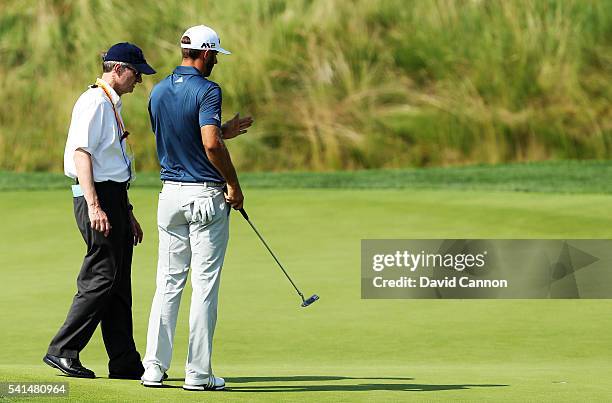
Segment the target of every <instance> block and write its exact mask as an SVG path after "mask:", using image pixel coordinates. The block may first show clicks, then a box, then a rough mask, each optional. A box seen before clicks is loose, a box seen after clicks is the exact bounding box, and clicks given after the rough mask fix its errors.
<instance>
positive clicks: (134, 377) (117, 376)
mask: <svg viewBox="0 0 612 403" xmlns="http://www.w3.org/2000/svg"><path fill="white" fill-rule="evenodd" d="M108 378H109V379H131V380H134V381H140V380H141V379H142V373H141V374H140V375H138V374H136V373H133V374H118V373H112V374H108ZM166 379H168V374H167V373H165V372H164V375H163V376H162V380H164V381H165V380H166Z"/></svg>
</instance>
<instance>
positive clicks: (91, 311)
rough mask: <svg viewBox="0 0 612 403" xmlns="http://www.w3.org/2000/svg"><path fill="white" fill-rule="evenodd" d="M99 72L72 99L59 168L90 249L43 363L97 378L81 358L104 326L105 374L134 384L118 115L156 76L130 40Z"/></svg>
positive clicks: (126, 174) (131, 226)
mask: <svg viewBox="0 0 612 403" xmlns="http://www.w3.org/2000/svg"><path fill="white" fill-rule="evenodd" d="M102 67H103V74H102V78H99V79H98V80H97V81H96V83H95V84H94V85H92V86H90V87H89V89H88V90H87V91H85V92H84V93H83V94H82V95H81V97H80V98H79V99H78V101H77V102H76V104H75V106H74V109H73V111H72V121H71V123H70V129H69V131H68V140H67V142H66V149H65V153H64V171H65V173H66V175H67V176H69V177H70V178H73V179H75V180H76V183H77V184H76V185H74V186H73V187H72V190H73V196H74V197H73V204H74V215H75V218H76V222H77V225H78V227H79V230H80V232H81V235H82V236H83V240H84V241H85V244H86V246H87V253H86V255H85V258H84V260H83V265H82V266H81V271H80V273H79V275H78V277H77V290H78V291H77V293H76V295H75V296H74V299H73V301H72V306H71V307H70V310H69V311H68V317H67V318H66V321H65V322H64V324H63V325H62V327H61V328H60V329H59V331H58V333H57V334H56V335H55V337H54V338H53V340H52V341H51V344H50V345H49V349H48V351H47V355H45V357H44V358H43V361H44V362H45V363H47V364H48V365H50V366H51V367H54V368H57V369H59V370H60V371H62V372H63V373H65V374H67V375H70V376H75V377H80V378H95V374H94V373H93V371H91V370H89V369H87V368H85V367H84V366H83V365H82V364H81V362H80V360H79V353H80V351H81V350H83V348H85V346H86V345H87V343H88V342H89V340H90V338H91V336H92V335H93V333H94V330H95V329H96V327H97V326H98V323H100V324H101V328H102V337H103V339H104V345H105V347H106V352H107V353H108V357H109V363H108V370H109V377H111V378H122V379H139V378H140V377H141V376H142V373H143V371H144V369H143V367H142V364H141V362H140V354H139V353H138V351H136V346H135V344H134V338H133V335H132V291H131V274H130V273H131V264H132V248H133V246H135V245H137V244H138V243H140V242H142V230H141V229H140V225H139V224H138V221H137V220H136V218H135V217H134V214H133V211H132V209H133V208H132V205H131V204H130V202H129V199H128V194H127V188H128V185H129V181H130V179H131V178H132V167H131V161H130V159H129V158H128V155H127V153H126V138H127V135H128V134H129V133H128V132H127V131H126V130H125V126H124V124H123V120H122V118H121V96H122V95H124V94H128V93H130V92H132V91H133V90H134V86H135V85H136V84H137V83H140V82H142V74H154V73H155V70H153V68H151V66H149V65H148V64H147V62H146V60H145V58H144V56H143V54H142V51H141V50H140V49H139V48H138V47H137V46H135V45H133V44H130V43H118V44H116V45H114V46H112V47H111V48H110V49H109V50H108V52H107V53H106V55H105V56H104V60H103V63H102Z"/></svg>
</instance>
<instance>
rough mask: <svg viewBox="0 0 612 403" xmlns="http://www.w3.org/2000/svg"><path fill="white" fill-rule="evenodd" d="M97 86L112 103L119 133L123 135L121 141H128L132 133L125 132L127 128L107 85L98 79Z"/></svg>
mask: <svg viewBox="0 0 612 403" xmlns="http://www.w3.org/2000/svg"><path fill="white" fill-rule="evenodd" d="M96 85H97V86H98V87H100V88H102V91H104V93H105V94H106V96H107V97H108V100H109V101H110V103H111V106H112V107H113V113H114V114H115V121H116V122H117V127H118V128H119V132H120V133H121V134H120V136H119V137H120V139H121V140H123V139H126V138H127V136H129V135H130V132H128V131H127V130H125V126H123V121H122V120H121V118H120V117H119V112H117V108H115V103H114V102H113V98H112V97H111V94H110V92H109V91H108V89H107V88H106V83H105V82H104V81H102V80H100V79H99V78H98V79H96Z"/></svg>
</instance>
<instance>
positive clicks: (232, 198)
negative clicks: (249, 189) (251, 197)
mask: <svg viewBox="0 0 612 403" xmlns="http://www.w3.org/2000/svg"><path fill="white" fill-rule="evenodd" d="M225 201H226V202H228V203H229V204H230V206H232V208H234V209H236V210H240V209H241V208H242V203H243V202H244V195H243V194H242V189H240V185H236V186H230V185H227V193H226V194H225Z"/></svg>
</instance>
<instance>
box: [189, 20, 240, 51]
mask: <svg viewBox="0 0 612 403" xmlns="http://www.w3.org/2000/svg"><path fill="white" fill-rule="evenodd" d="M183 36H188V37H189V39H190V41H191V43H181V48H184V49H198V50H216V51H217V52H219V53H223V54H226V55H231V54H232V52H230V51H227V50H225V49H223V48H222V47H221V41H220V40H219V35H217V33H216V32H215V31H214V30H213V29H212V28H210V27H207V26H206V25H196V26H195V27H191V28H189V29H187V31H185V33H184V34H183ZM181 39H182V37H181Z"/></svg>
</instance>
